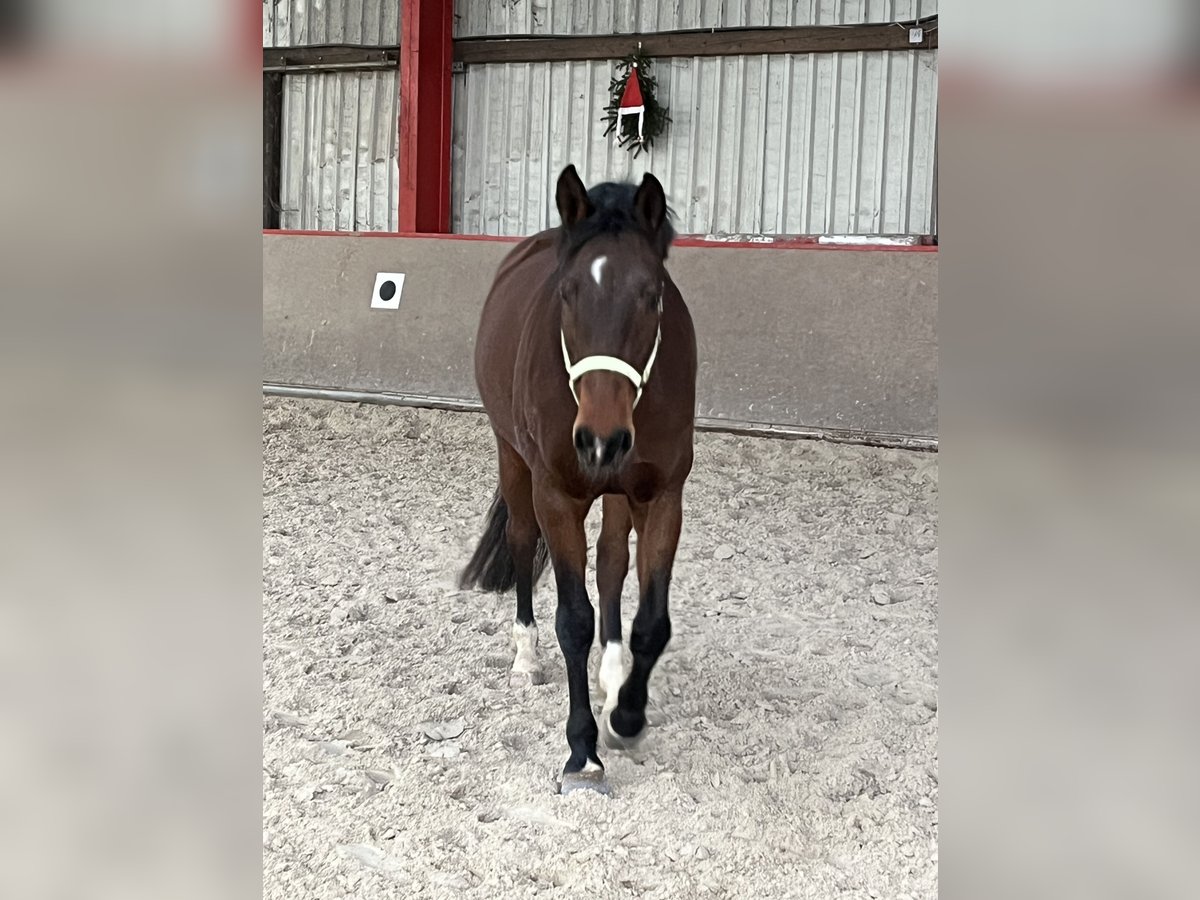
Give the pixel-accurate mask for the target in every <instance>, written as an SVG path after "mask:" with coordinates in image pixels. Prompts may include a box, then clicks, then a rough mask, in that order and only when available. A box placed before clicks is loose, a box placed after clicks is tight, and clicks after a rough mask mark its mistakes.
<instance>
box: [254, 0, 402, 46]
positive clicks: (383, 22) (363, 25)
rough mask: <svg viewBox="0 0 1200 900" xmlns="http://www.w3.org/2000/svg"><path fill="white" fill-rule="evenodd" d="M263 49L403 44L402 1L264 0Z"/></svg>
mask: <svg viewBox="0 0 1200 900" xmlns="http://www.w3.org/2000/svg"><path fill="white" fill-rule="evenodd" d="M262 7H263V46H264V47H302V46H304V45H305V44H357V45H359V46H364V47H373V46H381V45H382V46H388V47H394V46H395V45H396V44H398V43H399V42H400V0H262Z"/></svg>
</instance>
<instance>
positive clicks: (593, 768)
mask: <svg viewBox="0 0 1200 900" xmlns="http://www.w3.org/2000/svg"><path fill="white" fill-rule="evenodd" d="M603 770H604V766H602V765H600V764H599V763H597V762H593V761H592V760H590V759H589V760H588V761H587V762H585V763H584V764H583V769H582V770H581V771H584V772H601V771H603Z"/></svg>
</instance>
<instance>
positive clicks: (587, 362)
mask: <svg viewBox="0 0 1200 900" xmlns="http://www.w3.org/2000/svg"><path fill="white" fill-rule="evenodd" d="M558 336H559V338H561V340H562V352H563V362H564V363H565V364H566V367H567V385H568V386H569V387H570V388H571V396H572V397H574V398H575V405H576V406H578V405H579V394H578V392H577V391H576V390H575V382H577V381H578V380H579V379H580V378H582V377H583V376H584V375H586V374H587V373H588V372H616V373H617V374H618V375H624V376H625V377H626V378H628V379H629V380H630V381H632V382H633V386H634V388H636V389H637V395H636V396H635V397H634V398H633V405H634V407H636V406H637V405H638V401H639V400H641V399H642V390H643V389H644V388H645V387H646V382H647V381H649V380H650V370H651V369H653V368H654V360H655V359H656V358H657V357H658V345H659V344H660V343H661V342H662V295H661V294H660V295H659V297H658V328H657V329H656V331H655V334H654V348H653V349H652V350H651V351H650V359H649V360H647V361H646V368H645V369H643V370H642V371H641V372H639V371H638V370H637V369H635V368H634V367H633V366H631V365H630V364H629V363H627V362H625V360H623V359H617V358H616V357H615V356H585V357H584V358H583V359H581V360H580V361H579V362H577V363H572V362H571V354H570V353H569V352H568V351H567V336H566V335H565V334H564V333H563V331H562V329H561V328H560V329H559V330H558Z"/></svg>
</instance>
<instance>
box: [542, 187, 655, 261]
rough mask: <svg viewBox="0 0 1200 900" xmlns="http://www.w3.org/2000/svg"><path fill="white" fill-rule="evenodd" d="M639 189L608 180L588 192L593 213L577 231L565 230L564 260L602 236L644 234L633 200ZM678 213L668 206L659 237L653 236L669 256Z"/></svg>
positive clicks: (561, 250) (562, 235) (561, 239)
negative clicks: (627, 233) (624, 233)
mask: <svg viewBox="0 0 1200 900" xmlns="http://www.w3.org/2000/svg"><path fill="white" fill-rule="evenodd" d="M637 190H638V186H637V185H636V184H629V183H627V182H616V181H605V182H603V183H601V184H597V185H595V186H594V187H593V188H592V189H591V190H590V191H588V200H589V201H590V202H591V204H592V207H593V210H592V214H591V215H590V216H588V217H587V218H586V219H584V220H583V221H582V222H579V223H578V224H577V225H575V227H573V228H563V229H561V231H560V235H559V254H560V256H561V257H562V258H563V259H567V258H569V257H571V256H573V255H574V254H575V253H576V251H578V250H579V248H580V247H582V246H583V245H584V244H586V243H587V242H588V241H590V240H591V239H592V238H594V237H599V236H600V235H602V234H621V233H623V232H627V231H643V228H642V225H641V223H640V222H638V219H637V214H636V212H635V211H634V206H633V198H634V196H635V195H636V194H637ZM673 217H674V211H673V210H672V209H671V207H670V206H668V207H667V214H666V215H665V216H663V223H662V227H661V228H659V229H658V234H652V235H650V239H651V240H652V241H653V242H654V245H655V248H656V249H657V250H658V251H659V252H660V253H661V254H662V255H663V258H664V259H665V258H666V256H667V248H668V247H670V246H671V241H673V240H674V239H675V228H674V227H673V226H672V224H671V219H672V218H673Z"/></svg>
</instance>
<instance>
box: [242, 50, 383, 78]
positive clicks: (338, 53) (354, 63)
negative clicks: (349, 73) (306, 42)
mask: <svg viewBox="0 0 1200 900" xmlns="http://www.w3.org/2000/svg"><path fill="white" fill-rule="evenodd" d="M399 64H400V48H399V47H355V46H351V45H348V44H322V45H320V46H312V47H263V71H264V72H337V71H341V70H356V69H357V70H364V69H395V68H396V66H398V65H399Z"/></svg>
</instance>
